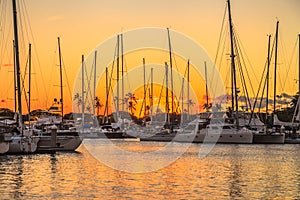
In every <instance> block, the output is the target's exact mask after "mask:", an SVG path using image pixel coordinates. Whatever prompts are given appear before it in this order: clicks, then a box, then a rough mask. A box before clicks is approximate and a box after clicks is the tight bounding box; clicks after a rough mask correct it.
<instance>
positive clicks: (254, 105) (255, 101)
mask: <svg viewBox="0 0 300 200" xmlns="http://www.w3.org/2000/svg"><path fill="white" fill-rule="evenodd" d="M267 63H268V61H266V62H265V66H264V70H263V73H262V75H261V79H260V82H259V86H258V90H257V94H256V96H255V99H254V103H253V108H252V110H251V117H250V120H249V123H248V124H250V123H251V120H252V117H253V114H254V110H255V108H256V103H257V101H258V96H259V92H260V89H261V85H262V82H263V77H264V74H265V72H266V71H267V67H268V64H267ZM266 84H267V78H265V82H264V87H263V91H262V94H261V99H260V103H259V106H258V113H260V108H261V104H262V98H263V95H264V89H265V87H266Z"/></svg>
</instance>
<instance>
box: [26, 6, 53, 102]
mask: <svg viewBox="0 0 300 200" xmlns="http://www.w3.org/2000/svg"><path fill="white" fill-rule="evenodd" d="M22 2H23V3H24V13H25V15H26V19H28V27H29V30H30V35H31V39H32V45H33V46H34V51H35V55H36V56H35V57H36V59H37V65H38V67H39V73H40V74H41V77H42V79H41V80H42V87H43V90H44V91H47V90H46V84H45V80H44V75H43V72H42V67H41V62H40V59H39V56H38V53H37V52H38V50H37V45H36V42H35V39H34V36H33V31H32V28H31V24H30V21H29V19H30V17H29V14H28V10H27V6H26V4H25V1H22ZM38 88H39V87H37V91H38V93H39V90H38ZM45 98H46V102H47V100H48V94H47V92H45Z"/></svg>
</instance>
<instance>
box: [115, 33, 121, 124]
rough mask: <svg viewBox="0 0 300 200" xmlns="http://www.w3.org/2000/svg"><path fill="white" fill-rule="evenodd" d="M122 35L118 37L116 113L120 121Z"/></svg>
mask: <svg viewBox="0 0 300 200" xmlns="http://www.w3.org/2000/svg"><path fill="white" fill-rule="evenodd" d="M119 57H120V35H118V36H117V97H116V101H117V102H116V109H117V110H116V111H117V118H118V119H119V96H120V84H119V80H120V58H119Z"/></svg>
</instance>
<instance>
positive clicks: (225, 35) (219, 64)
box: [212, 26, 229, 94]
mask: <svg viewBox="0 0 300 200" xmlns="http://www.w3.org/2000/svg"><path fill="white" fill-rule="evenodd" d="M225 29H226V30H225V31H224V32H226V33H228V32H229V30H228V29H229V28H228V26H226V27H225ZM228 38H229V34H224V37H223V40H224V42H223V45H222V49H221V50H222V52H221V54H220V55H221V57H220V60H219V63H218V70H219V74H220V76H222V71H221V70H222V62H223V60H224V58H223V57H224V55H225V53H224V52H225V51H226V47H227V48H228V45H227V46H226V45H225V44H226V43H227V40H228ZM221 41H222V40H221ZM219 48H220V47H218V52H219ZM218 54H219V53H218ZM225 59H226V58H225ZM217 61H218V60H217V57H216V60H215V62H214V65H216V63H217ZM226 61H227V59H226ZM226 66H228V65H227V64H226ZM226 68H227V67H226ZM214 69H215V70H216V69H217V67H216V66H215V67H214ZM226 72H228V70H226ZM214 77H215V72H213V77H212V83H214ZM215 84H219V82H218V81H217V82H215ZM213 88H215V89H214V90H213V91H212V94H215V91H216V88H217V87H213Z"/></svg>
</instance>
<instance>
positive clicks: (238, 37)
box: [235, 31, 259, 83]
mask: <svg viewBox="0 0 300 200" xmlns="http://www.w3.org/2000/svg"><path fill="white" fill-rule="evenodd" d="M235 34H236V36H237V39H238V44H239V46H240V47H239V48H240V49H241V52H242V53H243V55H245V57H246V60H247V62H248V63H249V65H250V68H251V69H252V72H253V74H255V71H254V67H253V65H252V64H251V62H250V59H249V56H248V54H247V52H246V50H245V47H244V45H243V43H242V42H241V40H240V36H239V34H238V32H237V31H235ZM243 60H244V58H243ZM244 63H246V62H245V61H244ZM255 79H256V82H257V83H258V82H259V81H258V79H257V77H256V76H255Z"/></svg>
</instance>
